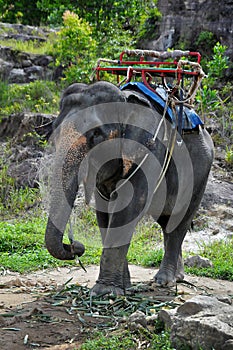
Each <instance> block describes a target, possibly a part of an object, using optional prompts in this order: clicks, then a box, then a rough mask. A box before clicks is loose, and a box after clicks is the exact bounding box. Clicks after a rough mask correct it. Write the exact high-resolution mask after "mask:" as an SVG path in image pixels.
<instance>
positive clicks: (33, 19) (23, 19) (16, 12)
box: [0, 0, 44, 26]
mask: <svg viewBox="0 0 233 350" xmlns="http://www.w3.org/2000/svg"><path fill="white" fill-rule="evenodd" d="M43 19H44V13H43V11H41V10H40V9H39V8H38V7H37V0H30V1H28V0H20V1H17V0H15V1H12V0H0V21H2V22H9V23H21V24H32V25H35V26H36V25H39V24H40V23H41V22H43Z"/></svg>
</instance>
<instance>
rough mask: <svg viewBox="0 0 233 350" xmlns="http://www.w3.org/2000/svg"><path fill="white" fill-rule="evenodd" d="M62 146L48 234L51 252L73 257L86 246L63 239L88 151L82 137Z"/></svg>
mask: <svg viewBox="0 0 233 350" xmlns="http://www.w3.org/2000/svg"><path fill="white" fill-rule="evenodd" d="M63 146H64V144H63V145H62V146H61V147H59V149H58V151H57V154H56V160H55V166H54V169H53V176H52V184H51V185H52V187H51V201H50V211H49V218H48V222H47V227H46V233H45V244H46V247H47V249H48V251H49V253H50V254H51V255H52V256H54V257H55V258H57V259H60V260H73V259H75V256H76V255H77V256H81V255H83V253H84V251H85V247H84V245H83V244H82V243H80V242H77V241H73V242H71V244H64V243H63V242H62V240H63V235H64V231H65V228H66V224H67V222H68V220H69V218H70V215H71V211H72V208H73V205H74V201H75V198H76V193H77V191H78V185H79V182H80V178H79V176H80V174H79V168H80V164H81V161H82V160H83V158H84V157H85V154H86V140H85V137H81V138H79V139H78V140H76V142H72V143H71V144H69V145H68V146H67V144H66V145H65V147H63Z"/></svg>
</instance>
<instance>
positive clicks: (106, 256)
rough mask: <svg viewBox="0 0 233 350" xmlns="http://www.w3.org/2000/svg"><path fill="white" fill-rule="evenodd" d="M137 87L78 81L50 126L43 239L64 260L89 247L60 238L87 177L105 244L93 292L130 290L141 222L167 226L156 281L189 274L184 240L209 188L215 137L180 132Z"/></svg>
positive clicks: (88, 193) (160, 282)
mask: <svg viewBox="0 0 233 350" xmlns="http://www.w3.org/2000/svg"><path fill="white" fill-rule="evenodd" d="M168 114H169V113H168V108H166V107H164V108H161V105H158V104H157V103H156V102H155V101H153V100H152V99H151V98H150V97H149V96H146V95H145V94H143V93H142V92H140V91H139V90H138V89H137V87H135V86H133V85H132V86H128V87H126V88H125V89H119V88H118V87H117V86H116V85H114V84H112V83H110V82H106V81H98V82H95V83H92V84H81V83H74V84H72V85H70V86H69V87H68V88H66V90H65V91H64V92H63V95H62V97H61V102H60V113H59V115H58V117H57V118H56V119H55V121H54V122H53V124H52V139H53V142H54V144H55V148H56V152H55V156H54V157H55V158H54V162H53V170H52V171H53V175H52V178H51V188H50V193H51V200H50V209H49V215H48V222H47V227H46V232H45V244H46V247H47V249H48V251H49V252H50V254H51V255H52V256H54V257H55V258H57V259H61V260H70V259H75V257H76V256H81V255H82V254H83V253H84V251H85V247H84V246H83V245H82V243H80V242H77V241H71V244H65V243H63V235H64V230H65V227H66V225H67V222H68V220H69V218H70V215H71V211H72V208H73V206H74V202H75V198H76V195H77V192H78V189H79V186H80V184H81V183H83V186H84V190H85V198H86V201H87V203H90V201H91V198H93V197H94V198H95V211H96V218H97V222H98V226H99V229H100V233H101V237H102V243H103V249H102V255H101V259H100V271H99V277H98V280H97V281H96V284H95V285H94V286H93V288H92V289H91V293H92V295H94V296H95V295H102V294H105V293H113V294H117V295H124V294H125V292H126V290H127V288H129V287H130V286H131V282H130V272H129V268H128V262H127V253H128V249H129V246H130V241H131V238H132V235H133V232H134V231H135V227H136V225H137V223H138V222H139V221H140V220H141V218H142V217H143V216H144V215H151V216H152V217H153V219H154V220H155V221H156V222H157V223H158V224H159V225H160V226H161V228H162V231H163V237H164V256H163V259H162V262H161V265H160V268H159V270H158V272H157V273H156V275H155V277H154V279H155V282H156V284H157V285H159V286H162V287H166V286H171V285H174V284H175V283H176V282H177V281H181V280H183V279H184V267H183V261H182V243H183V240H184V238H185V235H186V233H187V231H188V230H189V229H190V227H191V224H192V221H193V218H194V216H195V213H196V211H197V209H198V207H199V204H200V202H201V199H202V196H203V194H204V191H205V187H206V183H207V179H208V174H209V171H210V168H211V165H212V162H213V142H212V139H211V137H210V135H209V133H208V132H207V130H206V129H205V127H204V126H203V125H198V126H197V127H196V128H195V129H194V130H191V131H189V132H183V133H182V135H178V133H177V126H176V124H174V121H173V122H172V121H171V120H170V119H169V118H170V117H171V116H170V117H169V115H168Z"/></svg>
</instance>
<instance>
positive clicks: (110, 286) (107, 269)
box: [91, 244, 130, 295]
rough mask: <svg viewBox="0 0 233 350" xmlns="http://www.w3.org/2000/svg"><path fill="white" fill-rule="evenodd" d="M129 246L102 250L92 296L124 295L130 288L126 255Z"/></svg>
mask: <svg viewBox="0 0 233 350" xmlns="http://www.w3.org/2000/svg"><path fill="white" fill-rule="evenodd" d="M128 248H129V244H127V245H125V246H121V247H116V248H104V249H103V252H102V256H101V261H100V273H99V278H98V280H97V281H96V285H95V286H94V287H93V288H92V291H91V294H92V295H103V294H109V293H112V294H115V295H124V294H125V290H126V288H128V287H129V286H130V275H129V270H128V263H127V260H126V255H127V252H128Z"/></svg>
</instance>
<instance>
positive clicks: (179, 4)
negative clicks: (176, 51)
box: [144, 0, 233, 61]
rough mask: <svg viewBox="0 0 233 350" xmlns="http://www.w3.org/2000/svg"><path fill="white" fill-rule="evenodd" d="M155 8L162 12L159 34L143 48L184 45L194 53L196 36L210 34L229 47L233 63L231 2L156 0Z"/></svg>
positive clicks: (232, 6) (217, 0) (232, 3)
mask: <svg viewBox="0 0 233 350" xmlns="http://www.w3.org/2000/svg"><path fill="white" fill-rule="evenodd" d="M158 8H159V10H160V12H161V13H162V19H161V22H160V23H159V24H158V28H157V32H158V33H159V35H158V36H156V37H155V38H153V40H150V41H147V42H145V43H144V45H146V46H148V45H149V46H150V47H151V48H153V49H160V50H166V49H167V48H170V47H174V46H177V45H179V44H181V43H183V45H185V46H186V47H188V48H189V49H190V50H193V49H195V50H196V49H197V46H198V38H199V35H200V34H201V33H203V32H211V33H213V35H214V39H216V40H218V41H219V42H220V43H221V44H223V45H226V46H227V47H228V50H227V55H228V56H229V57H230V58H231V60H232V61H233V21H232V13H233V0H224V1H219V0H158ZM203 44H204V43H203ZM205 44H206V46H207V45H208V42H207V41H206V43H205ZM202 49H203V50H205V47H202Z"/></svg>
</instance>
